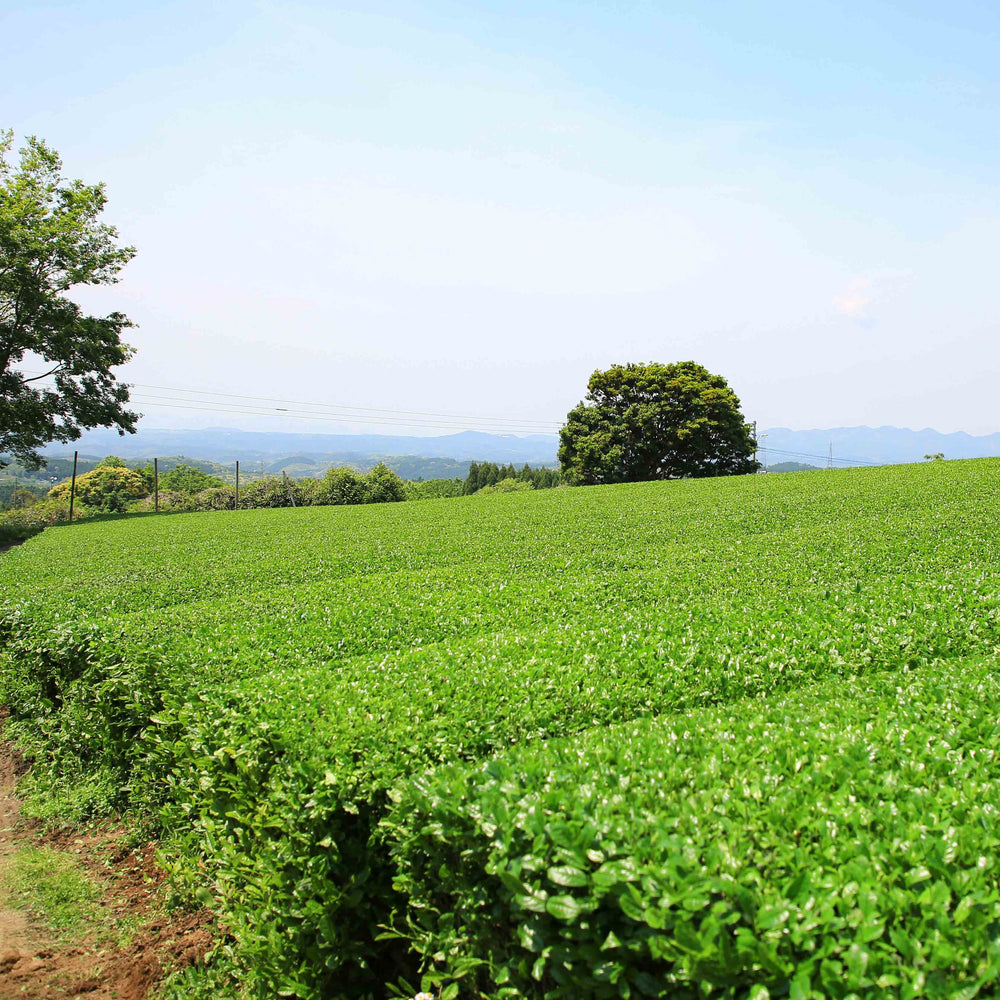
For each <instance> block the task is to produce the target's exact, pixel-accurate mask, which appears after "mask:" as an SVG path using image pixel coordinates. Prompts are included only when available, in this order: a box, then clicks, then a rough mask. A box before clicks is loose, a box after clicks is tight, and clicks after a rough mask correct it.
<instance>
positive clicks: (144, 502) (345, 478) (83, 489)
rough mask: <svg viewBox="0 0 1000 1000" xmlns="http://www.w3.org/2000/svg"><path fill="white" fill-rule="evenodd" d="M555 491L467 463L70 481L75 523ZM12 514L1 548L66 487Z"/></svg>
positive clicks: (128, 474)
mask: <svg viewBox="0 0 1000 1000" xmlns="http://www.w3.org/2000/svg"><path fill="white" fill-rule="evenodd" d="M558 485H559V473H558V472H557V471H556V470H555V469H545V468H541V469H532V468H531V466H530V465H525V466H524V467H523V468H521V469H516V468H515V467H514V466H513V465H510V464H508V465H497V464H495V463H494V462H473V463H472V465H471V467H470V470H469V475H468V477H467V478H466V479H465V480H464V481H463V480H462V479H460V478H457V477H456V478H452V479H432V480H427V481H423V482H405V481H404V480H403V479H401V478H400V477H399V476H398V475H397V474H396V473H395V472H393V471H392V469H390V468H389V467H388V466H387V465H384V464H379V465H376V466H375V468H374V469H372V470H371V471H370V472H367V473H361V472H356V471H355V470H354V469H350V468H346V467H334V468H332V469H329V470H327V473H326V475H325V476H323V477H322V478H321V479H312V478H309V479H291V478H289V477H288V476H286V475H281V476H265V477H264V478H262V479H254V480H252V481H250V482H247V483H245V484H242V485H241V486H240V490H239V495H238V496H237V492H236V488H235V486H234V485H232V484H230V483H226V482H224V481H223V480H222V479H220V478H219V477H218V476H214V475H212V474H211V473H209V472H206V471H204V469H199V468H196V467H194V466H191V465H186V464H181V465H177V466H175V467H174V468H172V469H169V470H168V471H166V472H161V473H160V475H159V477H158V486H159V489H158V491H157V480H156V479H154V471H153V466H152V464H148V465H145V466H141V467H139V468H136V467H135V466H134V465H131V466H130V465H129V464H128V463H127V462H126V461H125V460H124V459H122V458H119V457H118V456H117V455H108V456H107V458H104V459H102V460H101V461H100V462H99V463H98V464H97V466H96V467H94V468H91V470H90V471H89V472H84V473H83V474H82V475H78V476H77V477H76V493H75V497H74V502H73V518H74V520H78V519H84V518H91V517H98V516H105V515H112V514H145V513H152V512H153V511H156V510H159V511H160V512H162V513H179V512H183V511H207V510H235V509H236V508H237V507H238V508H239V509H240V510H254V509H261V508H266V507H316V506H340V505H347V504H364V503H398V502H401V501H404V500H433V499H444V498H447V497H458V496H463V495H469V494H472V493H510V492H517V491H520V490H532V489H547V488H549V487H552V486H558ZM10 500H11V501H13V503H12V504H11V507H12V509H10V510H7V511H6V512H4V513H0V546H5V545H10V544H12V543H14V542H17V541H21V540H23V539H25V538H28V537H30V536H31V535H34V534H37V533H38V532H39V531H41V530H42V529H43V528H45V527H48V526H50V525H54V524H61V523H65V522H66V521H68V520H69V501H70V482H69V480H64V481H63V482H61V483H59V484H58V485H56V486H53V487H52V488H51V489H50V490H48V492H47V493H46V494H45V495H44V496H39V495H38V492H37V491H35V490H26V489H19V490H17V491H16V493H14V492H13V491H12V495H11V497H10Z"/></svg>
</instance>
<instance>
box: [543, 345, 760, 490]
mask: <svg viewBox="0 0 1000 1000" xmlns="http://www.w3.org/2000/svg"><path fill="white" fill-rule="evenodd" d="M753 452H754V439H753V432H752V429H751V427H750V426H749V425H748V424H747V422H746V421H745V420H744V418H743V414H742V413H741V412H740V401H739V399H738V398H737V396H736V394H735V393H734V392H733V390H732V389H730V388H729V385H728V383H727V382H726V380H725V379H724V378H723V377H722V376H721V375H713V374H712V373H711V372H709V371H708V370H707V369H705V368H703V367H702V366H701V365H699V364H695V362H693V361H681V362H678V363H676V364H669V365H663V364H653V363H650V364H645V365H641V364H628V365H613V366H612V367H611V368H609V369H608V370H607V371H596V372H594V374H593V375H591V376H590V381H589V382H588V383H587V396H586V398H585V400H584V401H583V402H581V403H580V404H579V405H578V406H577V407H575V408H574V409H572V410H570V412H569V415H568V416H567V418H566V424H565V426H564V427H563V428H562V430H561V431H560V432H559V461H560V464H561V465H562V471H563V474H564V476H565V477H566V480H567V481H568V482H572V483H579V484H594V483H627V482H637V481H641V480H647V479H677V478H681V477H687V476H728V475H739V474H742V473H747V472H756V471H757V469H758V468H759V465H758V463H757V462H756V461H755V460H754V458H753Z"/></svg>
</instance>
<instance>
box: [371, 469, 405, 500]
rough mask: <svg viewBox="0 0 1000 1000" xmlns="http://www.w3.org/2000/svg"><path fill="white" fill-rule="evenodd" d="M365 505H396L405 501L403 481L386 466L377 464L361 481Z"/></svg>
mask: <svg viewBox="0 0 1000 1000" xmlns="http://www.w3.org/2000/svg"><path fill="white" fill-rule="evenodd" d="M362 495H363V497H364V502H365V503H398V502H399V501H400V500H405V499H406V486H405V484H404V483H403V480H402V479H400V478H399V476H397V475H396V473H395V472H393V471H392V469H390V468H389V466H387V465H383V464H381V463H379V464H378V465H376V466H375V468H374V469H372V470H371V472H369V473H368V475H366V476H365V477H364V480H363V481H362Z"/></svg>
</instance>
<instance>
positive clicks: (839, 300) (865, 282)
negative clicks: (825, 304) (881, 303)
mask: <svg viewBox="0 0 1000 1000" xmlns="http://www.w3.org/2000/svg"><path fill="white" fill-rule="evenodd" d="M874 301H875V294H874V288H873V285H872V282H871V279H870V278H864V277H857V278H852V279H851V280H850V281H849V282H848V284H847V287H846V288H845V289H844V290H843V291H842V292H840V293H839V294H837V295H834V297H833V307H834V309H836V310H837V312H839V313H840V314H841V315H842V316H848V317H850V318H851V319H856V320H868V319H871V307H872V304H873V303H874Z"/></svg>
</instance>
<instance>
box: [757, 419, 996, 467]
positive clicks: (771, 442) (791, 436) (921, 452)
mask: <svg viewBox="0 0 1000 1000" xmlns="http://www.w3.org/2000/svg"><path fill="white" fill-rule="evenodd" d="M760 434H761V437H760V438H759V441H760V445H761V448H762V449H766V452H767V461H768V463H769V464H770V463H772V462H782V461H788V460H790V461H798V462H806V463H809V464H811V465H819V466H824V465H826V461H827V458H828V456H829V454H830V446H831V445H832V446H833V464H834V466H837V467H840V468H842V467H844V466H846V465H853V464H868V463H870V464H873V465H895V464H897V463H902V462H922V461H923V460H924V456H925V455H934V454H938V453H944V457H945V458H989V457H993V456H997V455H1000V434H984V435H981V436H976V435H972V434H966V433H965V432H964V431H957V432H955V433H953V434H942V433H940V432H939V431H934V430H931V429H930V428H926V429H924V430H922V431H912V430H908V429H906V428H903V427H834V428H831V429H829V430H809V431H793V430H789V429H788V428H787V427H770V428H768V429H767V430H766V431H761V432H760ZM765 434H766V435H767V436H766V437H764V435H765Z"/></svg>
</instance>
